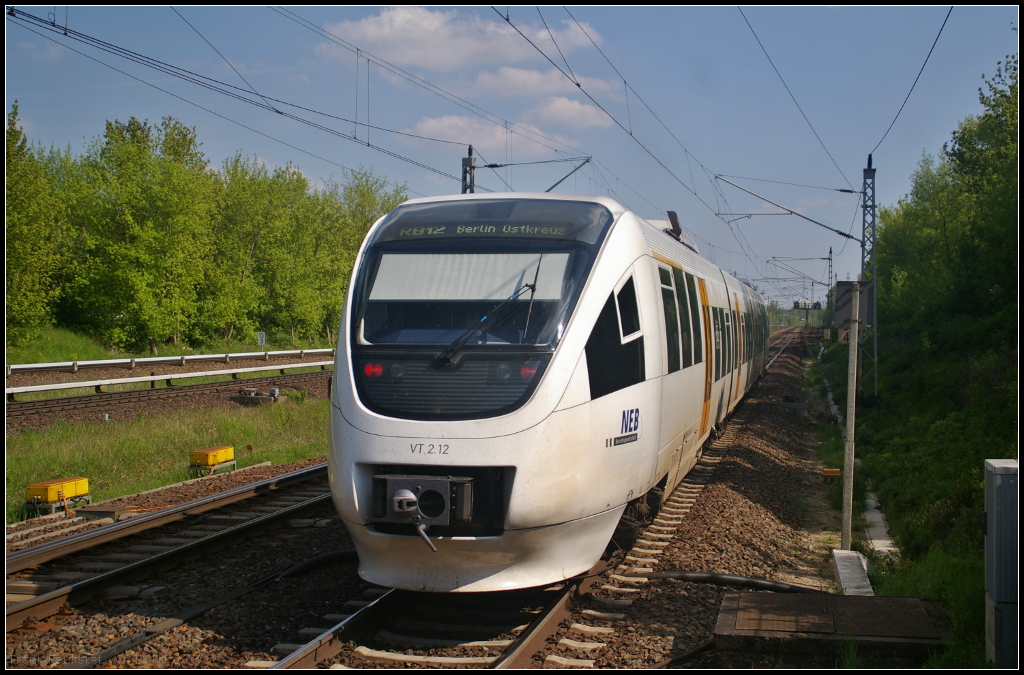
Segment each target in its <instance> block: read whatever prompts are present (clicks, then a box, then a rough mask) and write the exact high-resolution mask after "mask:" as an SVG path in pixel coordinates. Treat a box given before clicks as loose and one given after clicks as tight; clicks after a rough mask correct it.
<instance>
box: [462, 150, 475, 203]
mask: <svg viewBox="0 0 1024 675" xmlns="http://www.w3.org/2000/svg"><path fill="white" fill-rule="evenodd" d="M474 192H476V157H474V156H473V146H472V145H471V146H469V155H468V156H467V157H463V158H462V194H466V193H474Z"/></svg>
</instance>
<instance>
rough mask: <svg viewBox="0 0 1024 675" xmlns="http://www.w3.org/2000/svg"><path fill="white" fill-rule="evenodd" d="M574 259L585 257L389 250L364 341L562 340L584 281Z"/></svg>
mask: <svg viewBox="0 0 1024 675" xmlns="http://www.w3.org/2000/svg"><path fill="white" fill-rule="evenodd" d="M574 257H575V258H579V257H580V256H579V255H574V252H571V251H548V252H523V253H492V252H474V253H469V252H467V253H440V252H437V253H434V252H429V253H428V252H423V253H382V254H381V256H380V260H379V263H378V267H377V274H376V275H375V278H374V280H373V285H372V286H371V287H370V293H369V296H368V297H367V301H366V305H365V311H364V313H363V317H362V324H361V326H360V330H359V331H358V333H357V341H358V343H359V344H363V345H371V344H374V345H379V344H407V345H414V344H419V345H446V346H447V345H451V344H452V343H453V342H455V341H457V340H459V339H460V338H461V339H462V340H463V344H465V345H486V344H492V345H494V344H500V345H524V344H525V345H548V344H552V343H555V342H557V341H558V339H559V338H560V337H561V334H560V331H561V326H562V324H561V322H560V319H562V318H563V317H562V312H561V311H560V310H562V309H564V308H565V305H566V303H567V302H568V301H569V300H570V299H571V298H572V297H573V295H574V291H575V290H576V285H577V283H578V282H579V270H577V269H576V268H578V267H579V261H578V260H576V261H574V260H573V259H574ZM573 262H576V264H575V265H574V264H573ZM467 331H469V332H470V333H469V334H467Z"/></svg>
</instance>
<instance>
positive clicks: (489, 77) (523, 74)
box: [467, 66, 620, 97]
mask: <svg viewBox="0 0 1024 675" xmlns="http://www.w3.org/2000/svg"><path fill="white" fill-rule="evenodd" d="M577 78H578V79H579V81H580V84H582V85H583V88H584V89H586V90H587V91H588V92H589V93H590V94H592V95H594V96H598V95H611V96H614V97H618V94H619V93H620V92H619V86H618V83H617V82H611V81H609V80H602V79H600V78H596V77H586V76H582V75H579V74H578V73H577ZM574 91H576V85H575V84H573V83H572V82H570V81H569V80H568V79H567V78H566V77H565V75H563V74H562V73H560V72H558V71H557V70H555V69H554V68H551V69H549V70H548V71H546V72H541V71H539V70H531V69H526V68H514V67H512V66H504V67H502V68H499V69H498V70H497V71H487V70H484V71H481V72H479V73H478V74H477V76H476V82H474V83H473V85H472V86H471V87H470V91H469V92H467V93H468V94H471V95H491V96H550V95H552V94H569V93H572V92H574Z"/></svg>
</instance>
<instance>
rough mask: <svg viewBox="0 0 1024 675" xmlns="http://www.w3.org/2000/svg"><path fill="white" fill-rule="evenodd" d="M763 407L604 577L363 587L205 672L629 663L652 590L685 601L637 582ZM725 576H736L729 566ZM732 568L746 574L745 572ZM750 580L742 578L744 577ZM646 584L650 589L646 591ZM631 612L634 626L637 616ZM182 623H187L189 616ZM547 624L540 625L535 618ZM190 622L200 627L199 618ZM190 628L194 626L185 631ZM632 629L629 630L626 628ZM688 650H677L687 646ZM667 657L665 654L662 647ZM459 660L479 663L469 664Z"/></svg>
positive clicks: (124, 644) (729, 431) (146, 636)
mask: <svg viewBox="0 0 1024 675" xmlns="http://www.w3.org/2000/svg"><path fill="white" fill-rule="evenodd" d="M783 370H786V369H783ZM772 372H774V371H772ZM774 377H776V378H777V377H778V376H777V375H776V376H774ZM774 387H775V385H774V384H772V385H770V388H774ZM780 395H781V392H775V391H774V389H773V390H772V393H771V398H773V399H774V398H776V397H777V396H780ZM765 410H777V408H776V406H774V405H767V406H766V405H761V404H759V403H756V402H755V404H754V405H753V406H748V405H747V404H744V405H742V406H741V407H740V408H739V409H738V410H737V411H736V413H735V414H734V415H733V416H732V417H731V418H730V419H729V421H728V423H727V424H726V426H725V429H724V432H723V434H722V435H720V436H719V437H718V438H716V439H715V440H714V441H713V442H712V443H710V444H709V445H708V446H706V448H705V451H704V454H703V456H702V457H701V459H700V461H699V462H698V464H697V466H695V467H694V469H693V470H692V471H691V472H690V474H689V475H688V476H687V477H686V479H684V482H683V483H682V484H681V485H680V486H679V487H678V488H677V489H676V490H675V491H674V492H673V493H672V495H670V496H669V497H668V498H667V499H666V503H665V505H664V506H663V508H662V510H661V511H660V513H659V514H658V516H657V518H656V519H655V520H654V521H653V522H652V523H650V524H649V525H647V526H646V527H645V528H644V529H643V532H642V535H641V537H640V539H639V540H638V541H637V543H636V544H635V546H634V547H633V548H632V549H631V550H630V551H628V552H627V554H626V557H625V558H624V559H623V560H622V563H621V565H619V566H617V567H616V568H615V569H614V570H610V571H609V572H608V573H606V574H604V575H602V576H599V577H592V578H589V579H574V580H570V581H569V582H567V583H566V584H564V585H559V586H560V587H558V586H556V587H552V588H549V589H544V590H535V591H530V592H529V593H519V594H508V595H507V597H502V596H505V594H486V596H484V595H480V596H477V597H476V598H474V597H472V596H455V597H451V596H447V597H437V596H433V595H430V596H428V595H426V594H409V593H403V592H399V591H390V590H388V589H381V588H370V589H366V590H365V594H364V595H363V596H362V597H361V598H360V599H357V600H347V601H346V598H358V597H359V595H358V593H356V594H354V595H345V594H339V593H333V594H332V600H333V601H334V602H333V604H334V605H336V607H333V608H332V610H331V611H333V612H337V613H330V612H327V611H325V612H323V614H321V615H320V616H321V619H320V620H319V621H316V620H312V619H308V618H307V619H306V620H304V622H303V623H301V624H298V623H296V624H294V625H291V626H290V628H289V630H288V631H282V632H281V633H280V635H281V639H282V642H281V643H280V644H279V645H278V649H276V650H275V651H276V652H277V653H278V654H279V657H280V658H278V659H277V660H266V661H260V660H255V659H259V658H266V657H263V656H257V657H254V660H251V661H250V662H248V663H247V662H245V661H234V662H225V661H209V662H206V665H207V667H216V666H217V665H218V664H220V665H232V666H234V667H240V666H243V665H247V666H248V667H250V668H278V669H284V668H293V667H315V666H319V667H326V666H330V665H335V664H338V665H340V666H343V667H402V668H407V667H453V668H455V667H494V668H500V667H531V666H533V667H545V666H546V667H573V668H583V667H607V666H608V665H609V664H629V663H632V662H629V661H624V660H623V658H624V657H622V656H620V655H619V654H620V650H622V648H623V645H632V644H635V643H636V642H637V641H638V640H641V639H648V638H641V637H640V635H641V632H642V626H644V625H647V624H648V623H649V620H647V619H643V617H645V616H646V615H647V614H648V613H649V612H650V611H651V610H650V609H649V608H650V604H649V603H650V599H649V598H650V595H651V593H652V592H655V593H656V594H659V595H664V594H666V593H671V594H673V596H674V597H676V598H677V599H676V600H673V603H679V605H685V604H686V603H687V598H686V597H684V596H685V593H682V594H681V595H678V596H675V595H674V594H676V593H678V592H679V591H678V590H675V589H676V587H675V586H671V587H670V586H667V585H665V582H662V583H661V584H658V583H657V582H651V581H648V578H647V577H645V576H643V575H644V574H645V573H647V572H649V571H651V570H653V569H657V568H662V567H664V566H665V565H670V566H671V565H672V564H673V561H672V555H671V554H669V555H666V554H667V553H668V552H669V549H670V547H674V546H678V542H674V538H675V537H676V535H677V533H678V532H679V531H683V532H686V531H687V530H686V529H685V526H686V524H687V522H688V516H691V511H692V510H695V509H699V508H700V505H701V499H702V495H705V494H714V492H712V493H707V492H706V491H705V488H706V487H707V486H708V484H709V483H710V482H712V480H713V478H714V477H715V472H716V471H721V470H722V469H721V468H720V466H719V465H720V464H721V463H722V461H723V459H726V458H725V457H724V456H723V455H724V453H725V452H726V448H727V447H728V446H729V445H730V444H731V443H732V442H733V440H734V438H735V437H736V435H737V434H738V433H742V432H743V429H744V425H745V424H746V423H747V418H748V416H750V415H751V414H752V413H753V414H754V415H755V416H754V417H751V421H752V423H753V422H754V421H755V420H757V417H756V415H757V414H758V412H757V411H762V413H760V414H764V413H763V411H765ZM748 433H749V432H748ZM742 465H743V464H742V463H741V464H740V465H736V464H735V462H733V464H731V465H730V464H728V463H727V464H725V466H726V467H727V468H726V469H725V470H726V471H729V470H732V471H735V470H736V468H737V467H740V468H742ZM729 467H731V468H729ZM758 469H759V470H763V467H762V466H760V465H758ZM716 489H719V488H717V487H716ZM691 517H692V516H691ZM703 517H705V516H702V515H700V514H698V519H699V518H703ZM692 526H693V525H692V523H691V524H690V526H689V527H690V528H691V529H692ZM715 536H716V535H715V533H714V531H713V530H708V531H707V537H708V538H709V539H714V537H715ZM708 564H709V565H713V566H714V567H715V568H717V567H719V566H722V567H729V565H730V564H729V563H725V562H724V561H723V562H721V563H708ZM602 569H603V567H602ZM698 569H700V568H698ZM596 571H599V570H595V572H596ZM721 571H733V570H732V568H731V567H730V569H728V570H724V569H723V570H721ZM735 571H737V572H740V573H743V572H744V570H742V569H737V570H735ZM323 572H324V574H323V575H321V576H319V577H313V578H312V579H311V580H310V581H308V582H304V583H303V584H302V585H303V586H309V585H312V586H314V587H316V588H319V589H320V590H319V593H320V594H324V593H325V591H324V590H323V589H324V588H326V587H324V586H317V584H322V583H323V582H322V580H323V579H324V577H325V576H327V575H328V573H329V575H330V576H338V575H339V574H342V571H341V570H337V568H331V569H326V570H323ZM747 573H748V574H749V570H747ZM344 574H345V575H347V574H350V572H349V571H348V568H345V570H344ZM267 582H268V580H267V579H261V580H258V581H257V582H253V583H251V584H249V585H248V586H246V587H245V588H244V589H239V590H237V591H233V592H232V593H229V594H226V595H224V596H223V597H221V598H216V599H214V600H211V601H210V602H208V603H206V604H205V605H197V606H196V607H195V608H194V609H193V610H190V612H181V613H179V614H178V615H176V616H175V617H173V618H172V619H168V620H167V623H165V624H163V626H164V627H166V626H170V627H171V628H169V629H167V631H166V632H164V633H159V634H158V633H154V632H153V631H156V630H157V629H159V628H161V624H157V625H156V626H153V627H150V628H147V629H146V630H140V631H137V632H136V633H135V634H134V635H130V636H127V637H125V638H123V639H122V641H121V642H120V643H118V644H117V645H115V646H116V649H115V648H108V649H107V650H104V652H102V653H100V654H97V655H96V656H95V659H96V663H99V662H109V663H111V665H121V666H127V667H145V665H147V663H150V662H146V661H140V660H138V658H139V653H140V650H141V649H142V647H144V646H145V645H144V644H143V642H144V641H146V640H150V641H151V642H149V644H152V648H151V649H152V650H163V651H166V652H169V651H170V650H171V649H172V648H173V650H174V651H175V652H177V651H178V648H179V647H180V646H181V643H182V641H183V640H184V637H180V636H183V635H185V633H177V632H175V631H177V630H182V631H184V630H185V629H186V627H188V625H189V623H190V622H193V620H194V619H195V618H196V617H199V616H201V615H202V613H203V612H204V611H206V610H208V609H209V608H210V607H211V606H220V605H215V603H216V602H221V603H227V604H228V605H230V604H232V603H233V601H234V600H235V599H238V598H239V597H240V595H241V594H243V593H246V594H248V595H247V596H246V597H248V598H249V602H250V604H249V605H247V607H249V608H250V609H249V610H245V609H242V610H239V611H243V612H244V611H249V612H252V611H253V610H252V609H251V608H253V607H259V606H260V605H259V599H260V598H263V606H266V602H272V601H271V600H270V599H269V596H264V595H262V594H261V592H260V589H265V588H266V587H265V586H261V585H260V583H267ZM652 583H653V584H654V585H656V586H657V589H655V588H651V587H650V586H651V584H652ZM678 588H679V589H680V590H683V589H688V590H689V593H690V595H691V596H696V595H697V594H696V593H695V592H694V590H693V588H692V586H690V585H680V586H679V587H678ZM280 590H281V593H282V595H281V596H279V599H281V598H283V597H285V596H284V595H283V593H284V590H285V589H280ZM229 596H230V597H229ZM711 597H713V596H711ZM242 599H244V598H242ZM291 602H293V603H302V602H303V600H302V599H301V596H296V597H295V598H294V599H291ZM204 607H205V608H206V609H204ZM257 611H259V610H257ZM264 611H266V610H264ZM702 611H703V610H702ZM708 611H711V610H708ZM638 613H639V617H641V619H642V620H638ZM190 616H191V617H192V618H188V617H190ZM545 618H546V620H542V619H545ZM290 623H291V622H290ZM192 625H193V626H195V625H202V624H201V623H199V622H198V621H195V622H193V623H192ZM655 625H657V624H655ZM295 629H297V630H295ZM188 630H189V631H193V630H197V629H194V628H192V627H188ZM212 630H214V631H217V632H218V634H224V635H228V636H230V633H226V632H221V630H222V629H219V628H217V627H216V626H215V625H214V627H213V628H212ZM634 630H636V631H637V632H635V633H634V632H633V631H634ZM147 631H149V632H147ZM296 632H297V634H298V635H297V637H300V638H303V639H305V640H307V641H306V642H304V643H303V642H302V640H294V639H293V638H294V637H296ZM172 635H173V637H172ZM154 636H155V637H156V639H154ZM207 639H210V638H207ZM702 639H704V638H702ZM300 643H301V644H300ZM669 644H672V643H671V641H670V642H669ZM679 644H681V643H679ZM130 645H139V646H136V647H131V646H130ZM688 648H689V647H686V648H684V649H682V650H680V651H686V649H688ZM126 649H132V650H134V651H135V652H136V654H135V656H131V657H128V656H126V655H125V650H126ZM667 649H668V648H666V650H667ZM183 651H184V649H183ZM513 651H515V652H517V654H518V655H517V656H515V658H514V659H513V657H512V656H511V655H510V654H511V652H513ZM128 653H129V654H130V653H131V652H128ZM664 653H665V654H667V651H666V652H664ZM118 654H120V656H118ZM101 657H102V658H101ZM661 658H663V657H655V658H654V660H653V661H652V660H651V657H647V660H646V661H643V662H639V661H638V662H635V663H636V664H637V666H640V665H642V664H646V665H647V667H650V666H651V665H654V664H655V663H657V661H658V660H659V659H661ZM125 659H128V660H125ZM439 659H450V660H448V661H444V660H441V661H439ZM466 659H478V660H479V661H478V662H477V663H471V662H469V661H466ZM588 662H589V663H588ZM159 663H164V664H166V665H171V666H172V667H173V663H172V662H169V661H165V662H152V665H158V664H159ZM513 664H514V665H513ZM86 665H89V664H86ZM747 665H749V664H747ZM183 667H186V666H183ZM613 667H614V666H613ZM618 667H629V665H618Z"/></svg>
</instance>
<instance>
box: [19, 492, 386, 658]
mask: <svg viewBox="0 0 1024 675" xmlns="http://www.w3.org/2000/svg"><path fill="white" fill-rule="evenodd" d="M311 517H320V518H333V520H332V522H333V523H334V524H333V525H332V526H328V527H307V528H290V527H285V528H282V529H278V530H276V531H272V532H263V533H260V534H258V535H255V536H254V537H253V539H252V540H249V541H244V542H241V543H236V544H232V545H229V546H228V547H226V548H224V549H222V550H220V551H218V552H216V553H207V554H204V556H203V557H202V558H200V559H198V560H195V561H193V562H191V563H189V564H187V565H185V566H182V567H178V568H175V569H173V570H170V571H167V572H162V573H157V574H154V575H153V576H151V577H150V578H148V579H147V580H146V583H147V584H153V585H156V586H163V587H164V588H165V591H164V593H162V594H160V595H157V596H155V597H151V598H144V599H139V598H135V599H130V600H112V599H106V598H104V599H99V600H94V601H91V602H89V603H87V604H85V605H84V606H82V607H80V608H75V609H74V610H72V611H71V612H70V613H68V614H67V615H65V616H58V617H53V618H51V619H48V620H47V623H49V624H52V627H51V628H49V629H47V630H42V631H26V630H17V631H14V632H11V633H8V634H7V649H6V659H7V665H8V666H9V667H59V666H60V665H62V664H64V663H67V662H68V661H70V660H71V659H81V658H82V657H83V656H86V655H90V654H96V653H98V652H99V651H101V650H102V649H104V648H106V647H109V646H110V645H111V644H113V643H114V642H116V641H117V640H120V639H122V638H125V637H129V636H131V635H134V634H136V633H138V632H139V631H140V630H141V629H143V628H145V627H146V626H150V625H153V624H156V623H159V622H161V621H163V620H165V619H167V618H170V617H173V616H175V615H176V614H179V613H182V612H185V611H186V610H188V609H190V608H192V607H194V606H196V605H199V604H201V603H204V602H208V601H210V600H213V599H215V598H218V597H221V596H224V595H225V594H227V593H231V592H233V591H236V590H239V589H241V588H244V587H245V586H247V585H248V584H252V583H253V582H255V581H257V580H262V579H265V578H267V577H268V576H270V575H271V574H278V573H280V572H283V571H285V570H287V569H289V568H291V567H292V566H294V565H296V564H298V563H300V562H302V561H304V560H308V559H310V558H313V557H315V556H318V555H322V554H324V553H328V552H331V551H338V550H349V549H351V548H352V542H351V540H350V539H349V537H348V533H347V532H346V531H345V528H344V527H343V526H342V525H341V524H340V521H338V520H337V517H336V516H334V514H333V507H331V506H330V505H325V506H324V507H322V508H321V509H319V510H318V511H317V512H315V513H314V514H313V515H312V516H311ZM355 567H356V566H355V564H332V565H328V566H325V567H322V568H319V569H316V570H313V571H311V572H308V573H306V574H304V575H302V576H300V577H296V578H288V579H284V580H281V581H277V582H275V583H272V584H270V585H269V586H265V587H262V588H259V589H256V590H252V591H250V592H248V593H246V594H245V595H242V596H241V597H238V598H236V599H234V600H231V601H229V602H227V603H225V604H222V605H220V606H217V607H214V608H213V609H210V610H209V611H207V612H206V613H205V614H203V615H202V616H200V617H198V618H196V619H194V620H192V621H190V622H187V623H185V624H183V625H181V626H178V627H176V628H174V629H172V630H171V631H168V632H167V633H164V634H162V635H159V636H157V637H154V638H153V639H151V640H149V641H148V642H145V643H143V644H141V645H137V646H136V647H135V648H133V649H131V650H129V651H127V652H125V653H123V654H121V655H119V656H117V657H115V658H114V659H112V660H111V661H110V662H109V663H107V664H105V665H106V666H107V667H120V668H155V667H167V668H186V667H188V668H210V667H240V666H242V665H244V664H245V663H246V662H247V661H249V660H250V659H257V660H272V659H273V658H275V657H274V656H273V655H272V654H271V650H272V648H273V646H274V645H275V644H278V643H281V642H305V641H306V640H305V639H301V638H300V637H299V635H298V631H299V630H301V629H302V628H305V627H327V626H329V625H330V622H329V621H326V620H324V619H323V618H322V617H323V615H324V614H329V613H341V612H342V605H343V604H344V602H345V601H346V600H348V599H351V598H355V597H360V595H361V593H362V591H363V590H365V589H366V588H367V587H368V585H367V584H366V583H365V582H363V581H361V580H360V579H359V578H358V576H357V575H356V573H355Z"/></svg>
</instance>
